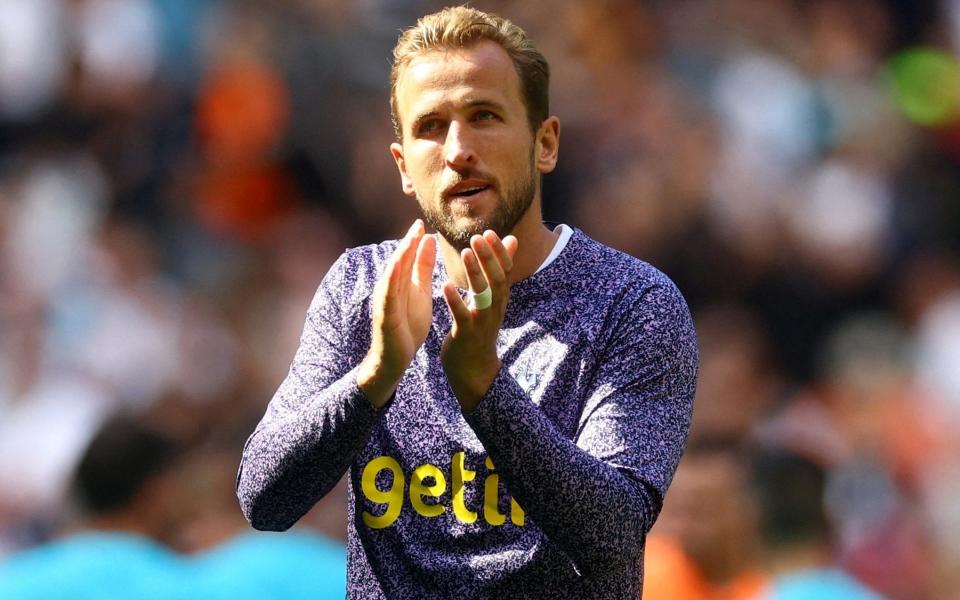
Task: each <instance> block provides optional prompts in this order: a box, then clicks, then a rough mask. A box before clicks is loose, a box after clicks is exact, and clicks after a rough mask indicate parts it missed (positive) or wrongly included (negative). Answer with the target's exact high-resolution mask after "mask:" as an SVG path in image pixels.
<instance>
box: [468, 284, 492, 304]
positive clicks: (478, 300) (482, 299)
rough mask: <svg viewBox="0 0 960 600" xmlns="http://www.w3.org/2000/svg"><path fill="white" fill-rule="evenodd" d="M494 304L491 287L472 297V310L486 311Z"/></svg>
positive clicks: (473, 294)
mask: <svg viewBox="0 0 960 600" xmlns="http://www.w3.org/2000/svg"><path fill="white" fill-rule="evenodd" d="M491 304H493V290H491V289H490V286H489V285H488V286H487V289H485V290H483V291H482V292H480V293H479V294H477V293H472V294H471V295H470V308H473V309H476V310H484V309H487V308H490V305H491Z"/></svg>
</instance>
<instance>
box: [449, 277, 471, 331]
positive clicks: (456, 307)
mask: <svg viewBox="0 0 960 600" xmlns="http://www.w3.org/2000/svg"><path fill="white" fill-rule="evenodd" d="M443 299H444V300H445V301H446V302H447V308H449V309H450V315H451V316H452V317H453V325H454V328H455V329H454V331H455V330H456V328H457V327H460V326H463V325H464V324H466V323H467V322H468V321H469V320H470V309H469V308H467V305H466V303H465V302H464V301H463V298H461V297H460V293H459V292H457V286H455V285H453V283H452V282H450V281H448V282H446V283H445V284H443Z"/></svg>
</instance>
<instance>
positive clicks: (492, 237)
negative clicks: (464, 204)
mask: <svg viewBox="0 0 960 600" xmlns="http://www.w3.org/2000/svg"><path fill="white" fill-rule="evenodd" d="M508 237H512V236H508ZM483 239H485V240H487V243H488V244H490V248H492V249H493V253H494V255H495V256H496V257H497V260H498V261H500V266H501V268H503V272H504V273H509V272H510V270H511V269H512V268H513V255H512V254H510V253H509V252H507V248H506V247H505V246H504V245H503V242H501V241H500V236H498V235H497V232H495V231H493V230H491V229H488V230H486V231H484V232H483ZM513 239H517V238H513Z"/></svg>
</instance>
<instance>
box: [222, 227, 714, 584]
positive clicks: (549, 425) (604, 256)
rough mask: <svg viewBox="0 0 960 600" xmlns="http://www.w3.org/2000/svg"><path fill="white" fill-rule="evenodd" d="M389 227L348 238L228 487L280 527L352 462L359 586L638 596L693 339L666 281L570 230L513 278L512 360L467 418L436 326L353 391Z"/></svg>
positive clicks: (439, 313) (351, 576)
mask: <svg viewBox="0 0 960 600" xmlns="http://www.w3.org/2000/svg"><path fill="white" fill-rule="evenodd" d="M396 245H397V243H396V242H385V243H383V244H380V245H376V246H366V247H362V248H355V249H352V250H349V251H347V252H346V253H345V254H344V255H343V256H341V257H340V259H339V260H338V261H337V262H336V264H334V266H333V267H332V268H331V270H330V272H329V273H328V274H327V276H326V277H325V278H324V280H323V283H322V284H321V285H320V289H319V291H318V292H317V295H316V297H315V298H314V300H313V303H312V304H311V306H310V309H309V311H308V314H307V321H306V326H305V329H304V333H303V337H302V339H301V343H300V349H299V350H298V351H297V354H296V357H295V358H294V361H293V364H292V366H291V368H290V373H289V375H288V376H287V377H286V379H285V380H284V381H283V384H282V385H281V386H280V389H279V390H278V391H277V393H276V395H275V396H274V398H273V400H272V401H271V402H270V405H269V407H268V408H267V412H266V415H265V416H264V418H263V420H262V421H261V422H260V424H259V425H258V426H257V429H256V431H255V432H254V433H253V435H252V436H251V437H250V440H249V441H248V442H247V445H246V448H245V449H244V453H243V463H242V465H241V468H240V475H239V481H238V494H239V497H240V503H241V505H242V507H243V511H244V514H245V515H246V516H247V518H248V519H249V520H250V522H251V523H252V524H253V526H254V527H257V528H259V529H278V530H282V529H286V528H287V527H290V526H291V525H292V524H293V523H294V522H295V521H296V520H297V519H299V518H300V516H302V515H303V514H304V513H305V512H306V511H307V510H309V509H310V507H311V506H313V504H314V503H315V502H316V501H317V500H318V499H319V498H320V497H321V496H323V495H324V494H325V493H327V492H328V491H329V490H330V489H331V488H332V487H333V486H334V484H335V483H336V482H337V480H338V479H339V478H340V477H341V476H342V475H343V474H344V473H345V472H347V471H349V498H350V503H349V519H350V522H349V542H348V546H349V550H348V553H349V569H348V596H349V597H350V598H363V599H368V598H411V599H418V600H419V599H428V598H444V599H448V598H457V599H458V600H466V599H470V598H494V597H499V598H503V599H506V598H510V599H514V598H536V599H542V598H577V599H586V598H639V597H640V592H641V588H642V580H643V575H642V573H643V569H642V562H643V546H644V539H645V535H646V533H647V531H648V530H649V529H650V527H651V526H652V525H653V522H654V520H655V519H656V517H657V514H658V513H659V510H660V507H661V504H662V499H663V495H664V493H665V492H666V489H667V486H668V485H669V483H670V480H671V478H672V477H673V473H674V470H675V469H676V466H677V462H678V461H679V460H680V455H681V452H682V451H683V447H684V443H685V441H686V437H687V431H688V429H689V426H690V415H691V410H692V404H693V395H694V388H695V384H696V373H697V364H698V358H697V344H696V339H695V335H694V331H693V325H692V322H691V319H690V314H689V310H688V308H687V305H686V303H685V302H684V300H683V298H682V296H681V295H680V293H679V291H678V290H677V288H676V287H675V286H674V285H673V283H672V282H671V281H670V280H669V279H668V278H667V277H666V276H665V275H663V274H662V273H660V272H659V271H657V270H656V269H654V268H653V267H651V266H650V265H648V264H646V263H644V262H642V261H640V260H637V259H635V258H632V257H630V256H628V255H625V254H623V253H620V252H617V251H615V250H612V249H610V248H608V247H606V246H603V245H602V244H599V243H597V242H595V241H593V240H591V239H590V238H588V237H587V236H585V235H584V234H583V233H582V232H580V231H575V232H574V234H573V236H572V238H571V239H570V241H569V243H568V244H567V246H566V247H565V248H564V249H563V251H562V252H561V253H560V254H559V256H558V257H557V258H556V259H555V260H554V261H553V262H552V263H550V264H549V265H547V266H546V267H545V268H544V269H542V270H540V271H539V272H537V273H536V274H534V275H532V276H531V277H529V278H527V279H524V280H523V281H520V282H518V283H516V284H514V285H513V286H512V288H511V291H510V301H509V305H508V308H507V312H506V316H505V318H504V323H503V328H502V330H501V331H500V336H499V339H498V343H497V348H498V353H499V356H500V357H501V361H502V364H503V367H502V369H501V371H500V373H499V375H498V376H497V378H496V380H495V381H494V383H493V385H492V387H491V388H490V390H489V391H488V393H487V395H486V396H485V397H484V398H483V399H482V400H481V401H480V403H479V404H478V405H477V407H476V409H475V410H474V411H473V412H471V413H469V414H464V413H463V412H462V411H461V409H460V405H459V404H458V402H457V400H456V398H455V397H454V396H453V392H452V391H451V390H450V387H449V385H448V384H447V379H446V376H445V375H444V372H443V368H442V367H441V364H440V345H441V343H442V341H443V339H444V337H445V336H446V334H447V331H448V330H449V328H450V314H449V311H448V309H447V307H446V305H445V304H444V301H443V296H442V292H441V286H442V284H443V282H444V281H446V280H447V279H448V276H447V273H446V270H445V268H444V266H443V262H442V259H440V258H438V260H437V265H436V267H435V268H434V274H433V327H432V328H431V331H430V333H429V334H428V335H427V339H426V342H425V343H424V344H423V346H422V347H421V348H420V349H419V351H418V352H417V355H416V357H415V358H414V360H413V363H412V364H411V366H410V368H409V369H408V370H407V372H406V374H405V375H404V377H403V379H402V380H401V381H400V384H399V386H398V388H397V391H396V394H395V396H394V398H393V399H392V400H391V401H390V403H388V404H387V406H386V407H385V408H383V409H380V410H377V409H374V408H373V406H372V405H371V404H370V402H369V401H367V399H366V398H365V397H364V396H363V393H362V392H361V391H360V389H359V388H358V387H357V382H356V375H355V372H356V367H357V365H358V364H359V363H360V361H361V359H362V358H363V356H364V355H365V354H366V351H367V349H368V347H369V343H370V305H371V293H372V290H373V287H374V284H375V282H376V281H377V278H378V277H379V275H380V273H381V272H382V271H383V269H384V267H385V265H386V263H387V261H388V260H389V258H390V255H391V254H392V252H393V250H394V248H395V247H396Z"/></svg>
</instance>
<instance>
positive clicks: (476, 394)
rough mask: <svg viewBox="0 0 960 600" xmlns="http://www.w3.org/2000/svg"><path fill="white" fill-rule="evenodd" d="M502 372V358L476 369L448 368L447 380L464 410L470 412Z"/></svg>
mask: <svg viewBox="0 0 960 600" xmlns="http://www.w3.org/2000/svg"><path fill="white" fill-rule="evenodd" d="M499 373H500V360H499V359H494V360H492V361H491V362H489V363H487V364H485V365H482V366H478V367H477V368H474V369H460V370H448V371H447V381H448V382H449V383H450V388H451V389H452V390H453V395H454V396H456V397H457V400H458V401H459V402H460V408H462V409H463V411H464V412H470V411H472V410H473V409H475V408H476V407H477V404H479V403H480V401H481V400H483V398H484V396H486V395H487V392H488V391H490V387H491V386H493V382H494V381H495V380H496V379H497V375H498V374H499Z"/></svg>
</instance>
